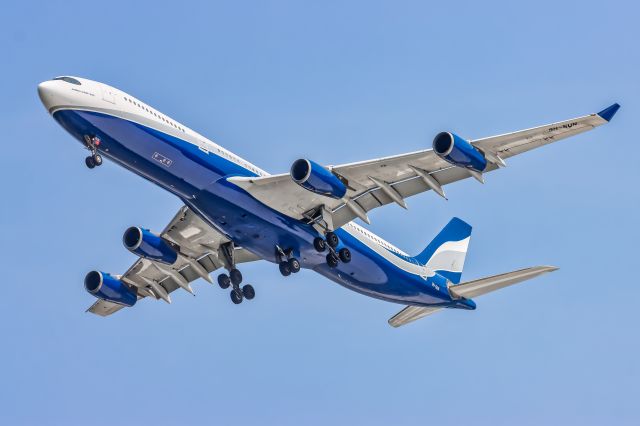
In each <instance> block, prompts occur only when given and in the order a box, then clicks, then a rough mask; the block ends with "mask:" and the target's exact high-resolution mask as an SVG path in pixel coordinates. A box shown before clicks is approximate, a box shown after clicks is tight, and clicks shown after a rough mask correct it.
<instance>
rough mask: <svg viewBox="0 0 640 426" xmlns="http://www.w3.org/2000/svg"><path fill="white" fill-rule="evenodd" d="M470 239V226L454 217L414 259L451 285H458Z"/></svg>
mask: <svg viewBox="0 0 640 426" xmlns="http://www.w3.org/2000/svg"><path fill="white" fill-rule="evenodd" d="M470 239H471V225H469V224H468V223H466V222H464V221H463V220H461V219H458V218H457V217H454V218H453V219H451V221H450V222H449V223H448V224H447V226H445V227H444V228H443V229H442V231H440V233H439V234H438V235H437V236H436V237H435V238H434V239H433V241H431V243H429V245H428V246H427V247H426V248H425V249H424V250H423V251H422V253H420V254H419V255H417V256H415V257H414V259H415V260H416V261H417V262H418V263H419V264H421V265H424V266H426V267H427V268H429V269H430V270H432V271H434V272H437V273H438V274H440V275H442V276H443V277H445V278H447V279H448V280H449V281H451V282H452V283H454V284H458V283H459V282H460V277H461V276H462V268H463V267H464V259H465V257H466V255H467V249H468V248H469V240H470Z"/></svg>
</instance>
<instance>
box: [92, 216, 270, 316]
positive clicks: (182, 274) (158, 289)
mask: <svg viewBox="0 0 640 426" xmlns="http://www.w3.org/2000/svg"><path fill="white" fill-rule="evenodd" d="M161 237H162V238H164V239H165V240H168V241H171V242H173V243H175V244H177V245H178V246H180V253H181V256H180V257H179V258H178V260H177V261H176V263H175V264H173V265H166V264H163V263H160V262H155V261H152V260H148V259H143V258H140V259H138V260H137V261H136V262H135V263H134V264H133V265H132V266H131V267H130V268H129V269H128V270H127V272H125V273H124V275H122V276H121V277H118V278H120V280H122V281H123V282H124V283H126V284H127V285H130V286H135V287H137V288H138V298H143V297H151V298H153V299H163V300H164V301H166V302H167V303H171V297H170V296H169V294H170V293H172V292H173V291H175V290H177V289H179V288H183V289H184V290H186V291H188V292H191V293H192V292H193V290H192V288H191V284H190V283H191V281H194V280H196V279H198V278H204V279H206V280H208V281H211V279H210V278H209V274H210V273H211V272H213V271H215V270H216V269H218V268H220V267H223V266H229V265H226V261H225V256H224V255H223V254H222V252H221V250H223V247H222V246H223V245H224V244H225V243H228V242H229V240H228V239H227V238H226V237H225V236H224V235H222V234H221V233H220V232H218V231H217V230H215V229H214V228H213V227H211V226H210V225H208V224H207V223H206V222H205V221H203V220H202V219H200V217H198V216H197V215H196V214H195V213H194V212H193V211H192V210H191V209H189V208H188V207H186V206H183V207H182V208H181V209H180V211H179V212H178V213H177V214H176V215H175V217H174V218H173V219H172V220H171V222H170V223H169V225H167V227H166V228H165V229H164V231H162V234H161ZM232 255H233V260H234V262H235V263H236V264H237V263H244V262H251V261H254V260H259V257H258V256H256V255H254V254H253V253H251V252H249V251H247V250H245V249H243V248H239V247H236V248H235V249H234V250H233V253H232ZM122 308H123V306H122V305H119V304H117V303H112V302H109V301H106V300H98V301H96V302H95V303H94V304H93V305H92V306H91V307H90V308H89V309H87V312H91V313H93V314H96V315H100V316H107V315H111V314H113V313H115V312H117V311H119V310H120V309H122Z"/></svg>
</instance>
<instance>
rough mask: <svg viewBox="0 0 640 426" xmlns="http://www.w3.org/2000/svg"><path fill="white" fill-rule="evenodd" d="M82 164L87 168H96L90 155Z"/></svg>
mask: <svg viewBox="0 0 640 426" xmlns="http://www.w3.org/2000/svg"><path fill="white" fill-rule="evenodd" d="M84 164H86V165H87V167H88V168H90V169H93V168H94V167H95V166H96V160H95V159H94V158H93V157H92V156H91V155H90V156H88V157H87V158H85V159H84Z"/></svg>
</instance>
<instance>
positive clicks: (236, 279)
mask: <svg viewBox="0 0 640 426" xmlns="http://www.w3.org/2000/svg"><path fill="white" fill-rule="evenodd" d="M233 250H234V247H233V243H226V244H223V245H222V246H220V251H221V252H222V254H223V256H224V258H225V261H226V262H227V265H229V274H228V275H227V274H220V275H218V285H219V286H220V288H221V289H223V290H226V289H228V288H229V287H231V293H230V296H231V301H232V302H233V303H234V304H236V305H238V304H240V303H242V301H243V300H244V299H247V300H252V299H253V298H254V297H256V291H255V289H254V288H253V286H252V285H251V284H245V285H244V286H242V287H240V284H242V273H241V272H240V271H239V270H238V269H237V268H236V266H235V262H234V260H233Z"/></svg>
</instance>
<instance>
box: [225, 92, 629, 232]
mask: <svg viewBox="0 0 640 426" xmlns="http://www.w3.org/2000/svg"><path fill="white" fill-rule="evenodd" d="M618 108H619V105H618V104H614V105H612V106H610V107H609V108H607V109H604V110H602V111H600V112H599V113H597V114H590V115H586V116H583V117H578V118H574V119H571V120H566V121H560V122H557V123H552V124H547V125H544V126H540V127H534V128H531V129H526V130H521V131H517V132H513V133H507V134H503V135H498V136H492V137H488V138H483V139H477V140H472V141H470V142H471V144H472V145H474V146H475V147H476V148H478V149H480V150H481V151H482V152H483V153H484V155H485V157H486V158H487V160H488V161H487V163H488V164H487V168H486V170H485V172H487V171H492V170H495V169H497V168H498V167H501V166H504V165H505V163H504V160H505V159H508V158H509V157H512V156H514V155H517V154H521V153H523V152H526V151H529V150H531V149H534V148H538V147H541V146H544V145H547V144H550V143H553V142H556V141H559V140H561V139H564V138H567V137H569V136H573V135H577V134H579V133H582V132H586V131H587V130H591V129H593V128H595V127H598V126H600V125H602V124H605V123H607V122H608V121H609V120H611V118H612V117H613V115H614V114H615V113H616V111H617V110H618ZM327 169H328V170H329V171H331V172H332V173H333V174H334V175H336V176H338V177H339V178H340V179H341V180H342V181H343V182H345V183H346V184H347V188H348V189H347V193H346V195H345V196H344V197H343V198H341V199H334V198H330V197H327V196H324V195H318V194H315V193H313V192H311V191H308V190H306V189H304V188H302V187H301V186H300V185H298V184H297V183H295V182H294V181H293V180H292V179H291V176H290V175H289V173H285V174H280V175H273V176H265V177H230V178H228V180H229V181H230V182H232V183H234V184H236V185H238V186H240V187H241V188H243V189H245V190H246V191H247V192H249V193H250V194H251V195H252V196H253V197H254V198H256V199H258V200H260V201H262V202H263V203H264V204H266V205H268V206H270V207H272V208H273V209H275V210H277V211H279V212H281V213H284V214H286V215H288V216H290V217H293V218H296V219H306V220H308V221H309V222H310V223H313V222H319V221H323V222H324V224H325V225H326V226H327V227H328V228H329V229H336V228H339V227H340V226H342V225H344V224H346V223H348V222H350V221H351V220H353V219H355V218H356V217H359V218H361V219H362V220H364V221H365V222H369V219H368V217H367V212H368V211H370V210H372V209H375V208H377V207H380V206H384V205H386V204H389V203H392V202H396V203H398V204H400V205H401V206H403V207H405V208H406V204H405V201H404V199H405V198H408V197H410V196H412V195H415V194H418V193H421V192H424V191H428V190H434V191H436V192H437V193H438V194H440V195H441V196H443V197H444V196H445V194H444V190H443V188H442V187H443V186H444V185H447V184H449V183H452V182H456V181H459V180H462V179H466V178H468V177H470V176H473V175H472V174H471V173H470V172H469V171H468V169H466V168H462V167H457V166H453V165H451V164H450V163H448V162H447V161H445V160H443V159H441V158H440V157H439V156H438V155H437V154H436V153H435V152H434V151H433V150H432V149H426V150H422V151H416V152H412V153H408V154H401V155H396V156H391V157H384V158H378V159H373V160H367V161H361V162H357V163H350V164H343V165H338V166H328V167H327ZM474 177H476V178H480V179H481V177H480V176H479V175H477V174H476V176H474Z"/></svg>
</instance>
